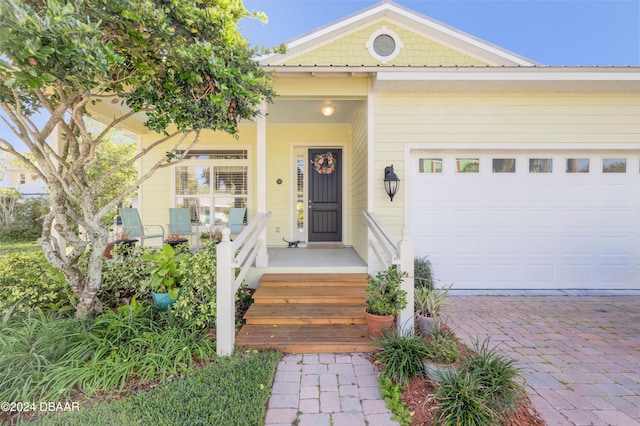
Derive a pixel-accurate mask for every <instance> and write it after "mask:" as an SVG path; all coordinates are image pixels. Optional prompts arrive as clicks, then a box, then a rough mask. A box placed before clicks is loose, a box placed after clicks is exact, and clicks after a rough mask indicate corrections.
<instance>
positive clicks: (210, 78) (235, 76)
mask: <svg viewBox="0 0 640 426" xmlns="http://www.w3.org/2000/svg"><path fill="white" fill-rule="evenodd" d="M245 17H261V15H260V14H257V13H252V12H248V11H247V10H246V9H245V8H244V6H243V5H242V2H241V1H240V0H48V1H46V2H43V1H36V0H3V1H2V2H0V40H2V45H1V49H2V50H1V51H0V108H1V109H2V114H0V119H2V120H3V121H4V122H5V124H6V125H7V126H9V128H10V129H11V131H12V132H13V133H14V134H15V136H16V137H18V138H19V139H20V140H21V141H22V143H24V144H25V145H26V146H27V148H28V149H29V151H30V153H31V155H32V156H31V157H30V158H28V156H25V155H23V154H21V153H20V152H18V150H17V149H16V148H15V147H14V145H13V144H12V143H11V142H10V141H9V140H7V139H5V138H3V137H0V150H3V151H6V152H9V153H12V154H13V155H14V156H16V157H18V158H20V159H21V160H22V161H24V162H25V163H26V164H28V165H29V166H30V167H31V169H32V170H33V171H34V172H35V173H37V174H38V175H39V176H40V177H41V178H42V179H43V180H44V181H45V182H47V184H48V186H49V190H50V198H49V200H50V211H49V214H48V215H47V216H46V217H45V220H44V226H43V231H42V237H41V238H40V243H41V245H42V246H43V249H44V252H45V255H46V257H47V259H48V260H49V262H51V263H52V265H54V266H55V267H56V268H58V269H60V270H61V271H62V272H63V274H64V275H65V277H66V279H67V282H68V283H69V284H70V286H71V289H72V290H73V292H74V294H75V295H76V297H77V298H78V301H79V303H78V308H77V309H78V310H77V316H78V317H84V316H86V315H87V314H88V313H89V312H91V311H92V310H97V311H99V310H100V308H101V307H100V304H99V301H98V300H97V298H96V294H97V292H98V290H99V288H100V283H101V266H102V251H103V250H104V247H106V244H107V239H108V228H107V226H106V225H105V223H104V218H105V217H106V215H107V214H109V212H112V211H113V210H114V208H115V207H116V206H117V204H118V203H119V202H120V201H121V200H122V199H124V198H125V197H126V196H127V195H129V194H130V193H132V192H133V191H135V190H136V188H137V186H138V185H139V184H140V183H141V182H142V181H143V180H145V179H147V178H148V177H149V176H151V174H152V173H153V172H154V171H155V170H157V169H158V168H159V167H166V166H167V165H170V164H172V162H173V161H175V156H173V155H172V154H171V151H173V150H177V149H178V148H179V147H180V149H189V147H190V146H192V145H193V144H195V143H197V141H198V135H199V132H200V131H201V130H202V129H212V130H218V131H224V132H227V133H231V134H236V133H237V126H238V120H239V119H241V118H243V119H252V118H255V116H256V115H257V114H258V113H259V110H258V105H259V104H260V103H261V102H263V101H270V100H271V99H272V96H273V92H272V89H271V87H270V79H269V75H268V74H266V73H265V72H264V71H263V70H262V69H261V68H260V67H259V66H258V64H257V63H256V62H255V61H254V60H253V59H252V57H253V55H254V54H255V52H254V51H253V50H251V49H250V48H249V44H248V41H247V40H246V39H243V38H242V36H241V35H240V33H239V32H238V30H237V23H238V21H239V20H240V19H242V18H245ZM98 110H99V111H101V115H102V118H103V119H104V118H105V117H108V119H107V121H106V123H105V124H106V127H105V128H104V130H102V131H92V130H90V129H89V128H88V127H87V125H86V122H85V117H86V115H87V114H88V113H89V112H90V111H91V112H94V113H95V112H96V111H98ZM36 111H44V113H45V116H46V120H45V122H44V124H42V125H38V124H37V123H36V121H35V120H33V115H34V113H35V112H36ZM105 111H106V112H105ZM136 114H138V115H137V116H136V117H138V116H140V115H141V114H142V116H143V117H145V118H144V120H146V121H145V126H146V127H147V128H149V129H150V130H153V131H155V132H158V133H160V134H161V136H162V137H159V138H158V140H157V141H156V142H154V143H152V144H150V145H148V146H147V147H145V149H143V150H141V151H140V152H139V153H138V154H137V155H135V156H133V157H131V158H130V159H129V160H128V161H127V162H125V163H121V164H118V165H115V166H113V167H111V168H110V169H107V170H101V173H100V175H99V176H97V177H94V176H92V175H91V174H90V173H88V170H91V168H92V166H93V167H95V166H96V164H97V162H98V161H99V159H96V152H97V151H98V150H99V147H100V146H101V144H103V143H104V141H105V140H106V135H107V134H108V133H109V131H110V130H111V129H113V128H116V127H117V126H119V125H121V124H123V123H125V122H126V121H127V120H131V119H132V118H133V117H134V115H136ZM192 135H195V136H192ZM185 141H189V143H188V144H187V143H186V142H185ZM185 145H186V146H185ZM158 147H162V149H163V150H165V151H168V153H167V156H166V159H165V161H161V162H158V163H157V164H155V165H154V166H153V167H151V168H150V170H149V172H148V173H146V174H145V175H143V176H141V177H140V178H139V179H138V181H137V182H134V183H133V184H131V185H128V186H126V185H125V186H123V187H121V188H120V190H119V193H118V194H114V195H113V197H112V198H111V199H110V200H109V201H106V202H102V201H99V199H100V197H99V195H100V194H101V191H102V190H103V188H104V186H105V182H107V181H108V180H109V179H110V178H112V177H113V176H116V175H117V174H118V173H119V172H120V171H121V170H123V169H124V168H126V167H128V166H130V165H133V164H135V163H136V161H137V160H138V159H139V158H140V157H141V156H144V155H145V154H146V153H147V152H149V151H150V150H152V149H155V148H158ZM103 201H104V200H103ZM54 230H55V231H56V232H57V233H58V234H59V235H60V236H61V237H62V238H63V239H64V240H65V243H66V244H67V245H68V246H70V249H69V250H62V249H60V248H58V247H56V246H55V244H54V243H53V242H52V238H51V235H52V233H54ZM81 231H83V232H84V233H82V232H81ZM89 245H90V246H92V247H93V251H92V253H91V258H90V260H89V268H88V272H86V273H85V272H83V271H82V270H81V268H79V267H78V259H79V258H80V256H81V255H82V253H84V252H85V251H86V250H87V247H88V246H89Z"/></svg>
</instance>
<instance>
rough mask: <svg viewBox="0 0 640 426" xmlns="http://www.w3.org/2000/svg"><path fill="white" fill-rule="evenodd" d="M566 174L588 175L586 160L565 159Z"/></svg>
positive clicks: (587, 161) (587, 160)
mask: <svg viewBox="0 0 640 426" xmlns="http://www.w3.org/2000/svg"><path fill="white" fill-rule="evenodd" d="M566 172H567V173H589V159H588V158H567V168H566Z"/></svg>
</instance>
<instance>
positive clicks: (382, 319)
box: [364, 309, 395, 339]
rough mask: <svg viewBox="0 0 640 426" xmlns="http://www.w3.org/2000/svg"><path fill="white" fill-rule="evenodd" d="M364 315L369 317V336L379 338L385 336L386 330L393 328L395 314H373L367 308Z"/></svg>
mask: <svg viewBox="0 0 640 426" xmlns="http://www.w3.org/2000/svg"><path fill="white" fill-rule="evenodd" d="M364 316H365V317H366V319H367V327H368V328H369V338H371V339H377V338H380V337H382V336H384V331H385V330H391V329H392V328H393V320H394V318H395V317H394V316H393V315H373V314H370V313H369V312H367V310H366V309H365V311H364Z"/></svg>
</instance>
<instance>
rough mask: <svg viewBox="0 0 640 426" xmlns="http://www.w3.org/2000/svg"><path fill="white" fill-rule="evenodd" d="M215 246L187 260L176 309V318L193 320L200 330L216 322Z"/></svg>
mask: <svg viewBox="0 0 640 426" xmlns="http://www.w3.org/2000/svg"><path fill="white" fill-rule="evenodd" d="M216 247H217V246H216V244H211V243H209V244H205V245H204V247H203V248H202V250H201V251H199V252H197V253H195V254H193V255H192V256H190V257H188V258H187V259H185V261H184V263H183V264H182V266H181V269H184V278H183V280H182V286H181V292H180V297H179V298H178V300H177V301H176V303H175V304H174V305H173V310H174V312H175V314H176V316H177V317H179V318H183V319H186V320H193V321H194V322H195V324H196V325H198V326H199V327H210V326H214V325H215V322H216V312H217V310H216Z"/></svg>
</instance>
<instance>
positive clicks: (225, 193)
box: [173, 149, 250, 227]
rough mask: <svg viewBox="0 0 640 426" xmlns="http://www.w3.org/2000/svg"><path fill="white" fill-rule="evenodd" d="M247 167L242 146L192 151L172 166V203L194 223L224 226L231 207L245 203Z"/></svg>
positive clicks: (247, 190)
mask: <svg viewBox="0 0 640 426" xmlns="http://www.w3.org/2000/svg"><path fill="white" fill-rule="evenodd" d="M249 169H250V163H249V158H248V151H247V150H246V149H227V150H222V149H220V150H192V151H190V152H189V154H187V155H186V157H185V160H184V161H183V162H181V163H179V164H177V165H175V166H174V167H173V182H174V185H173V188H174V191H173V205H174V206H175V207H186V208H189V209H190V210H191V221H192V223H194V224H198V225H203V226H210V225H215V226H220V227H224V226H227V223H228V221H229V212H230V211H231V209H232V208H234V207H244V208H247V206H248V200H249V193H250V189H249V182H250V177H249Z"/></svg>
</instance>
